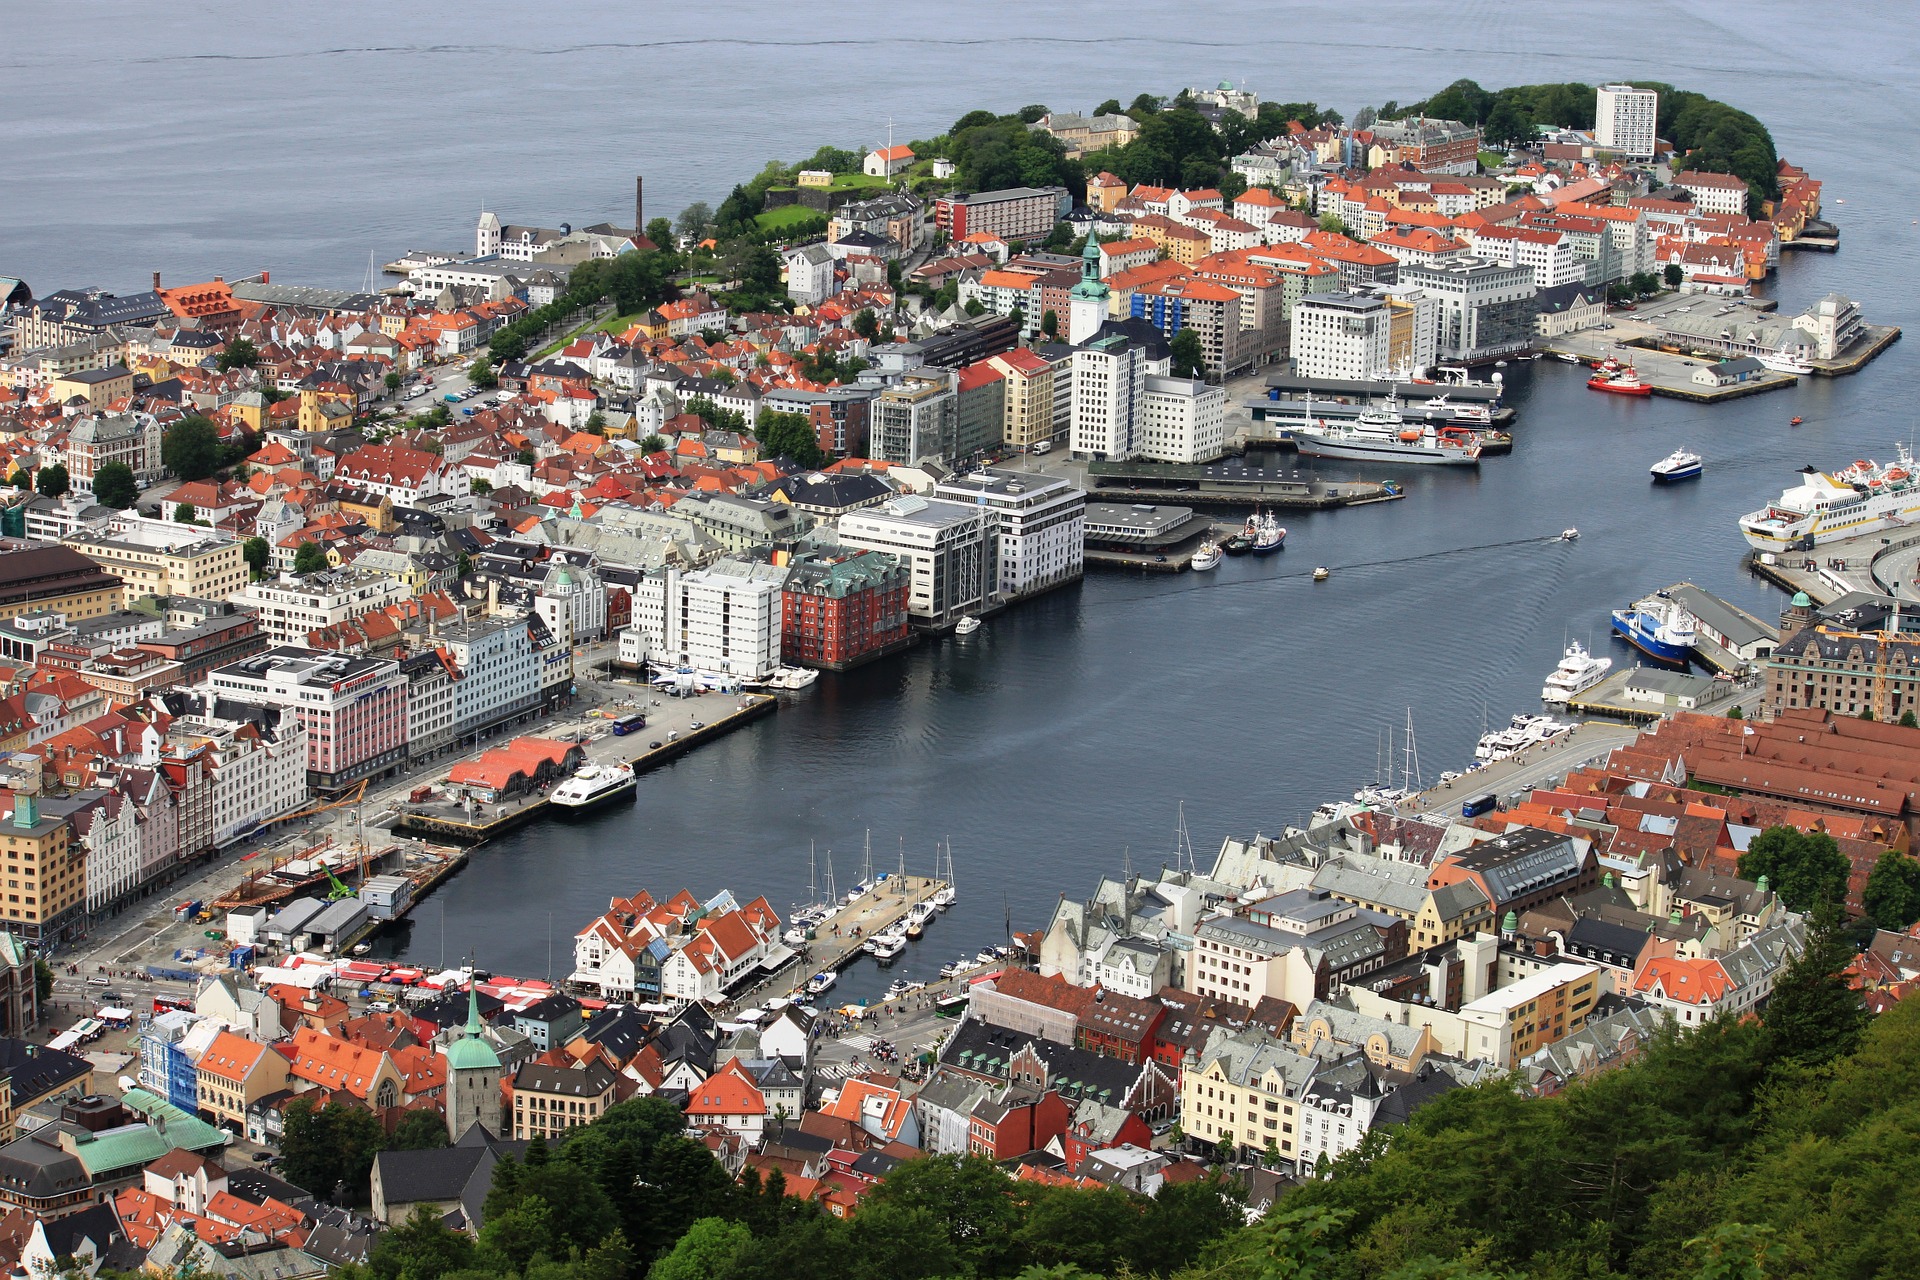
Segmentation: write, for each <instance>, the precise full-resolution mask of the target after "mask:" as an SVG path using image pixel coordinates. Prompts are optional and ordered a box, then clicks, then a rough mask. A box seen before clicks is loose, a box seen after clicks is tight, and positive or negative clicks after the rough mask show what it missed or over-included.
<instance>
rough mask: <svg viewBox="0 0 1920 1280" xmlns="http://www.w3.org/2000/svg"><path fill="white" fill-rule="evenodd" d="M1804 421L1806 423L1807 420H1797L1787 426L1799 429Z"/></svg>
mask: <svg viewBox="0 0 1920 1280" xmlns="http://www.w3.org/2000/svg"><path fill="white" fill-rule="evenodd" d="M1804 421H1806V419H1804V418H1795V419H1794V420H1793V421H1792V422H1789V423H1788V424H1787V425H1788V426H1790V427H1797V426H1799V425H1800V424H1801V423H1802V422H1804Z"/></svg>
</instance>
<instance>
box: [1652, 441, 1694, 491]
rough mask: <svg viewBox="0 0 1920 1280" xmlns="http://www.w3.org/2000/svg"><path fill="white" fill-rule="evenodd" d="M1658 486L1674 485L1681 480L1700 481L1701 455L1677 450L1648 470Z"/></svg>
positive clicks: (1685, 450)
mask: <svg viewBox="0 0 1920 1280" xmlns="http://www.w3.org/2000/svg"><path fill="white" fill-rule="evenodd" d="M1647 471H1648V473H1649V474H1650V475H1652V476H1653V478H1654V482H1655V483H1657V484H1672V483H1674V482H1676V481H1680V480H1698V479H1699V478H1700V471H1701V460H1700V455H1699V454H1697V453H1694V452H1692V451H1691V450H1688V449H1675V450H1674V451H1673V452H1672V453H1670V454H1668V455H1667V456H1666V457H1664V458H1662V459H1660V461H1658V462H1656V463H1654V464H1653V465H1652V466H1651V467H1648V468H1647Z"/></svg>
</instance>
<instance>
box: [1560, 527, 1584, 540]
mask: <svg viewBox="0 0 1920 1280" xmlns="http://www.w3.org/2000/svg"><path fill="white" fill-rule="evenodd" d="M1560 541H1562V542H1578V541H1580V531H1579V530H1578V529H1562V530H1561V531H1560Z"/></svg>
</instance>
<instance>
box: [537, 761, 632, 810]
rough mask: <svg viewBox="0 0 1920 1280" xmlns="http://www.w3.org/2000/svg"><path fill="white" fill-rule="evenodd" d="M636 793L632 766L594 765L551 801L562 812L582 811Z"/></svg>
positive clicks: (568, 782) (562, 786)
mask: <svg viewBox="0 0 1920 1280" xmlns="http://www.w3.org/2000/svg"><path fill="white" fill-rule="evenodd" d="M633 790H634V781H633V766H632V765H626V764H612V765H601V764H590V765H588V766H587V767H586V768H584V769H582V770H580V772H578V773H576V774H574V775H573V776H572V777H571V778H568V779H567V780H566V781H565V782H563V783H561V784H560V785H559V786H557V787H555V788H554V789H553V795H552V797H550V798H551V800H552V802H553V803H554V804H555V805H557V806H558V807H559V808H562V809H573V810H576V811H579V810H585V809H592V808H595V807H597V806H599V805H603V804H607V803H609V802H611V801H614V800H618V799H620V798H621V797H623V796H631V795H632V794H633Z"/></svg>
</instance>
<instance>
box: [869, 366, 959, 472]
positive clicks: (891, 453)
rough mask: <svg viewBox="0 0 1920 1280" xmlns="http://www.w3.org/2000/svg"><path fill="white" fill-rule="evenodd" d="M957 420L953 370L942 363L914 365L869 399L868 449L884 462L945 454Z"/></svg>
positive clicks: (949, 449) (948, 455) (950, 450)
mask: <svg viewBox="0 0 1920 1280" xmlns="http://www.w3.org/2000/svg"><path fill="white" fill-rule="evenodd" d="M959 426H960V398H959V396H958V394H957V393H956V392H955V390H954V376H953V375H952V374H951V373H948V372H947V371H946V370H944V369H934V368H930V367H929V368H923V369H918V370H915V371H914V372H913V373H910V374H907V375H906V376H905V377H903V378H901V379H900V381H899V382H897V383H895V384H894V385H892V386H890V387H888V388H887V389H886V390H885V391H882V392H881V393H880V394H879V395H877V396H875V397H874V398H873V402H872V403H871V404H870V405H868V407H867V431H868V440H869V448H868V452H869V453H870V454H871V455H872V456H873V457H874V458H876V459H878V460H879V461H882V462H895V463H914V462H919V461H920V460H921V459H923V458H938V459H942V460H945V459H949V458H951V457H952V456H953V445H954V442H955V440H956V438H957V436H958V434H959Z"/></svg>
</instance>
